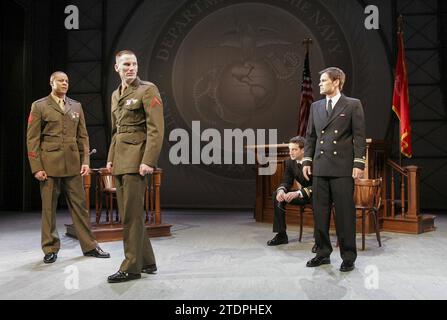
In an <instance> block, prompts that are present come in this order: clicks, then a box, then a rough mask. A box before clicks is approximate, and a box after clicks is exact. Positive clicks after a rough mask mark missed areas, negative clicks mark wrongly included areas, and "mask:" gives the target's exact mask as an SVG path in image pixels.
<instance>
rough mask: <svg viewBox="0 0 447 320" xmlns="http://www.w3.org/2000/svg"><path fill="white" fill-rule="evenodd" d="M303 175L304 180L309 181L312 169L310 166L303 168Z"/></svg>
mask: <svg viewBox="0 0 447 320" xmlns="http://www.w3.org/2000/svg"><path fill="white" fill-rule="evenodd" d="M303 175H304V178H305V179H306V180H307V181H309V180H310V176H311V175H312V169H311V167H310V166H304V167H303Z"/></svg>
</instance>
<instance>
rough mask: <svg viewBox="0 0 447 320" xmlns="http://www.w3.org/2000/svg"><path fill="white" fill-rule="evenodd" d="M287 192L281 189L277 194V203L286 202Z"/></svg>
mask: <svg viewBox="0 0 447 320" xmlns="http://www.w3.org/2000/svg"><path fill="white" fill-rule="evenodd" d="M285 195H286V194H285V192H284V190H283V189H280V190H279V191H278V192H277V193H276V201H278V202H283V201H285V199H284V196H285Z"/></svg>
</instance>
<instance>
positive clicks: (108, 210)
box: [106, 193, 110, 222]
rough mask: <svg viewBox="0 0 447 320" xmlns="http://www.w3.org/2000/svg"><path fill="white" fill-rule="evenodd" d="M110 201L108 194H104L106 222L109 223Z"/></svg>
mask: <svg viewBox="0 0 447 320" xmlns="http://www.w3.org/2000/svg"><path fill="white" fill-rule="evenodd" d="M109 206H110V201H109V194H108V193H106V222H109V213H110V207H109Z"/></svg>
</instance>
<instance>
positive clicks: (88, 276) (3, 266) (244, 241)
mask: <svg viewBox="0 0 447 320" xmlns="http://www.w3.org/2000/svg"><path fill="white" fill-rule="evenodd" d="M69 222H70V217H69V215H68V214H67V213H66V212H61V213H58V230H59V233H60V235H61V239H62V249H61V251H60V252H59V256H58V260H57V261H56V263H54V264H50V265H46V264H44V263H43V262H42V257H43V253H42V252H41V249H40V215H39V214H36V213H34V214H31V213H17V214H15V215H11V214H7V213H4V212H2V213H0V299H180V300H190V299H195V300H202V299H217V300H221V299H237V300H246V299H286V300H288V299H336V300H338V299H385V300H389V299H447V272H446V270H447V259H446V257H447V233H446V231H447V217H445V216H438V218H437V220H436V226H437V231H435V232H430V233H425V234H421V235H404V234H396V233H387V232H383V233H382V238H383V247H382V248H379V247H378V244H377V241H376V240H375V237H374V236H373V235H369V236H368V237H367V243H366V245H367V250H366V251H359V254H358V260H357V263H356V269H355V270H354V271H353V272H350V273H347V274H343V273H340V272H339V271H338V268H339V266H340V263H341V259H340V256H339V251H338V249H337V248H334V252H333V254H332V256H331V259H332V264H331V265H327V266H323V267H319V268H306V267H305V264H306V261H307V260H308V259H309V258H311V257H312V256H313V254H312V253H311V252H310V250H311V247H312V245H313V240H312V230H311V229H305V232H304V236H303V241H302V242H301V243H300V242H298V228H297V227H296V226H292V227H289V230H288V234H289V241H290V243H289V244H288V245H281V246H278V247H267V246H266V241H267V240H269V239H270V238H271V237H272V236H273V233H272V232H271V225H269V224H263V223H257V222H255V221H254V220H253V218H252V214H251V213H250V212H230V213H225V212H217V213H215V212H214V213H213V212H203V211H201V212H198V213H197V212H192V211H182V212H180V211H173V212H165V213H164V222H169V223H172V224H173V225H174V227H173V235H172V237H164V238H155V239H152V245H153V247H154V251H155V254H156V257H157V265H158V269H159V271H158V273H157V274H156V275H146V274H143V276H142V279H141V280H137V281H131V282H127V283H120V284H108V283H107V282H106V278H107V276H108V275H110V274H112V273H114V272H115V271H117V269H118V267H119V265H120V263H121V261H122V258H123V248H122V242H121V241H117V242H108V243H103V244H102V247H103V249H104V250H106V251H109V252H110V253H111V255H112V258H111V259H95V258H90V257H83V256H82V255H81V250H80V247H79V244H78V242H77V241H76V240H73V239H71V238H69V237H67V236H65V235H64V232H65V229H64V223H69ZM333 240H334V242H335V238H333ZM357 241H358V245H360V241H361V238H360V237H359V236H358V237H357ZM77 275H78V277H76V276H77ZM76 278H77V279H78V281H76Z"/></svg>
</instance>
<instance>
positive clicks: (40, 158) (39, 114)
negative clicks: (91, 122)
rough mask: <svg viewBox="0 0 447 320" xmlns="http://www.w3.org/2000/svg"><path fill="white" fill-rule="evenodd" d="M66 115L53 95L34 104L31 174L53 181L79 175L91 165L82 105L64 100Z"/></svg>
mask: <svg viewBox="0 0 447 320" xmlns="http://www.w3.org/2000/svg"><path fill="white" fill-rule="evenodd" d="M65 101H66V104H65V112H64V111H62V110H61V108H60V106H59V105H58V104H57V103H56V101H54V99H53V98H52V97H51V95H49V96H47V97H45V98H42V99H40V100H37V101H35V102H33V104H32V105H31V112H30V115H29V118H28V129H27V139H26V140H27V147H28V159H29V162H30V166H31V171H32V172H33V174H34V173H36V172H37V171H41V170H44V171H45V172H46V173H47V175H48V176H50V177H69V176H75V175H78V174H79V172H80V170H81V164H82V165H89V164H90V160H89V139H88V134H87V129H86V126H85V119H84V112H83V111H82V106H81V104H80V103H79V102H78V101H76V100H73V99H70V98H68V97H66V98H65Z"/></svg>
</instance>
